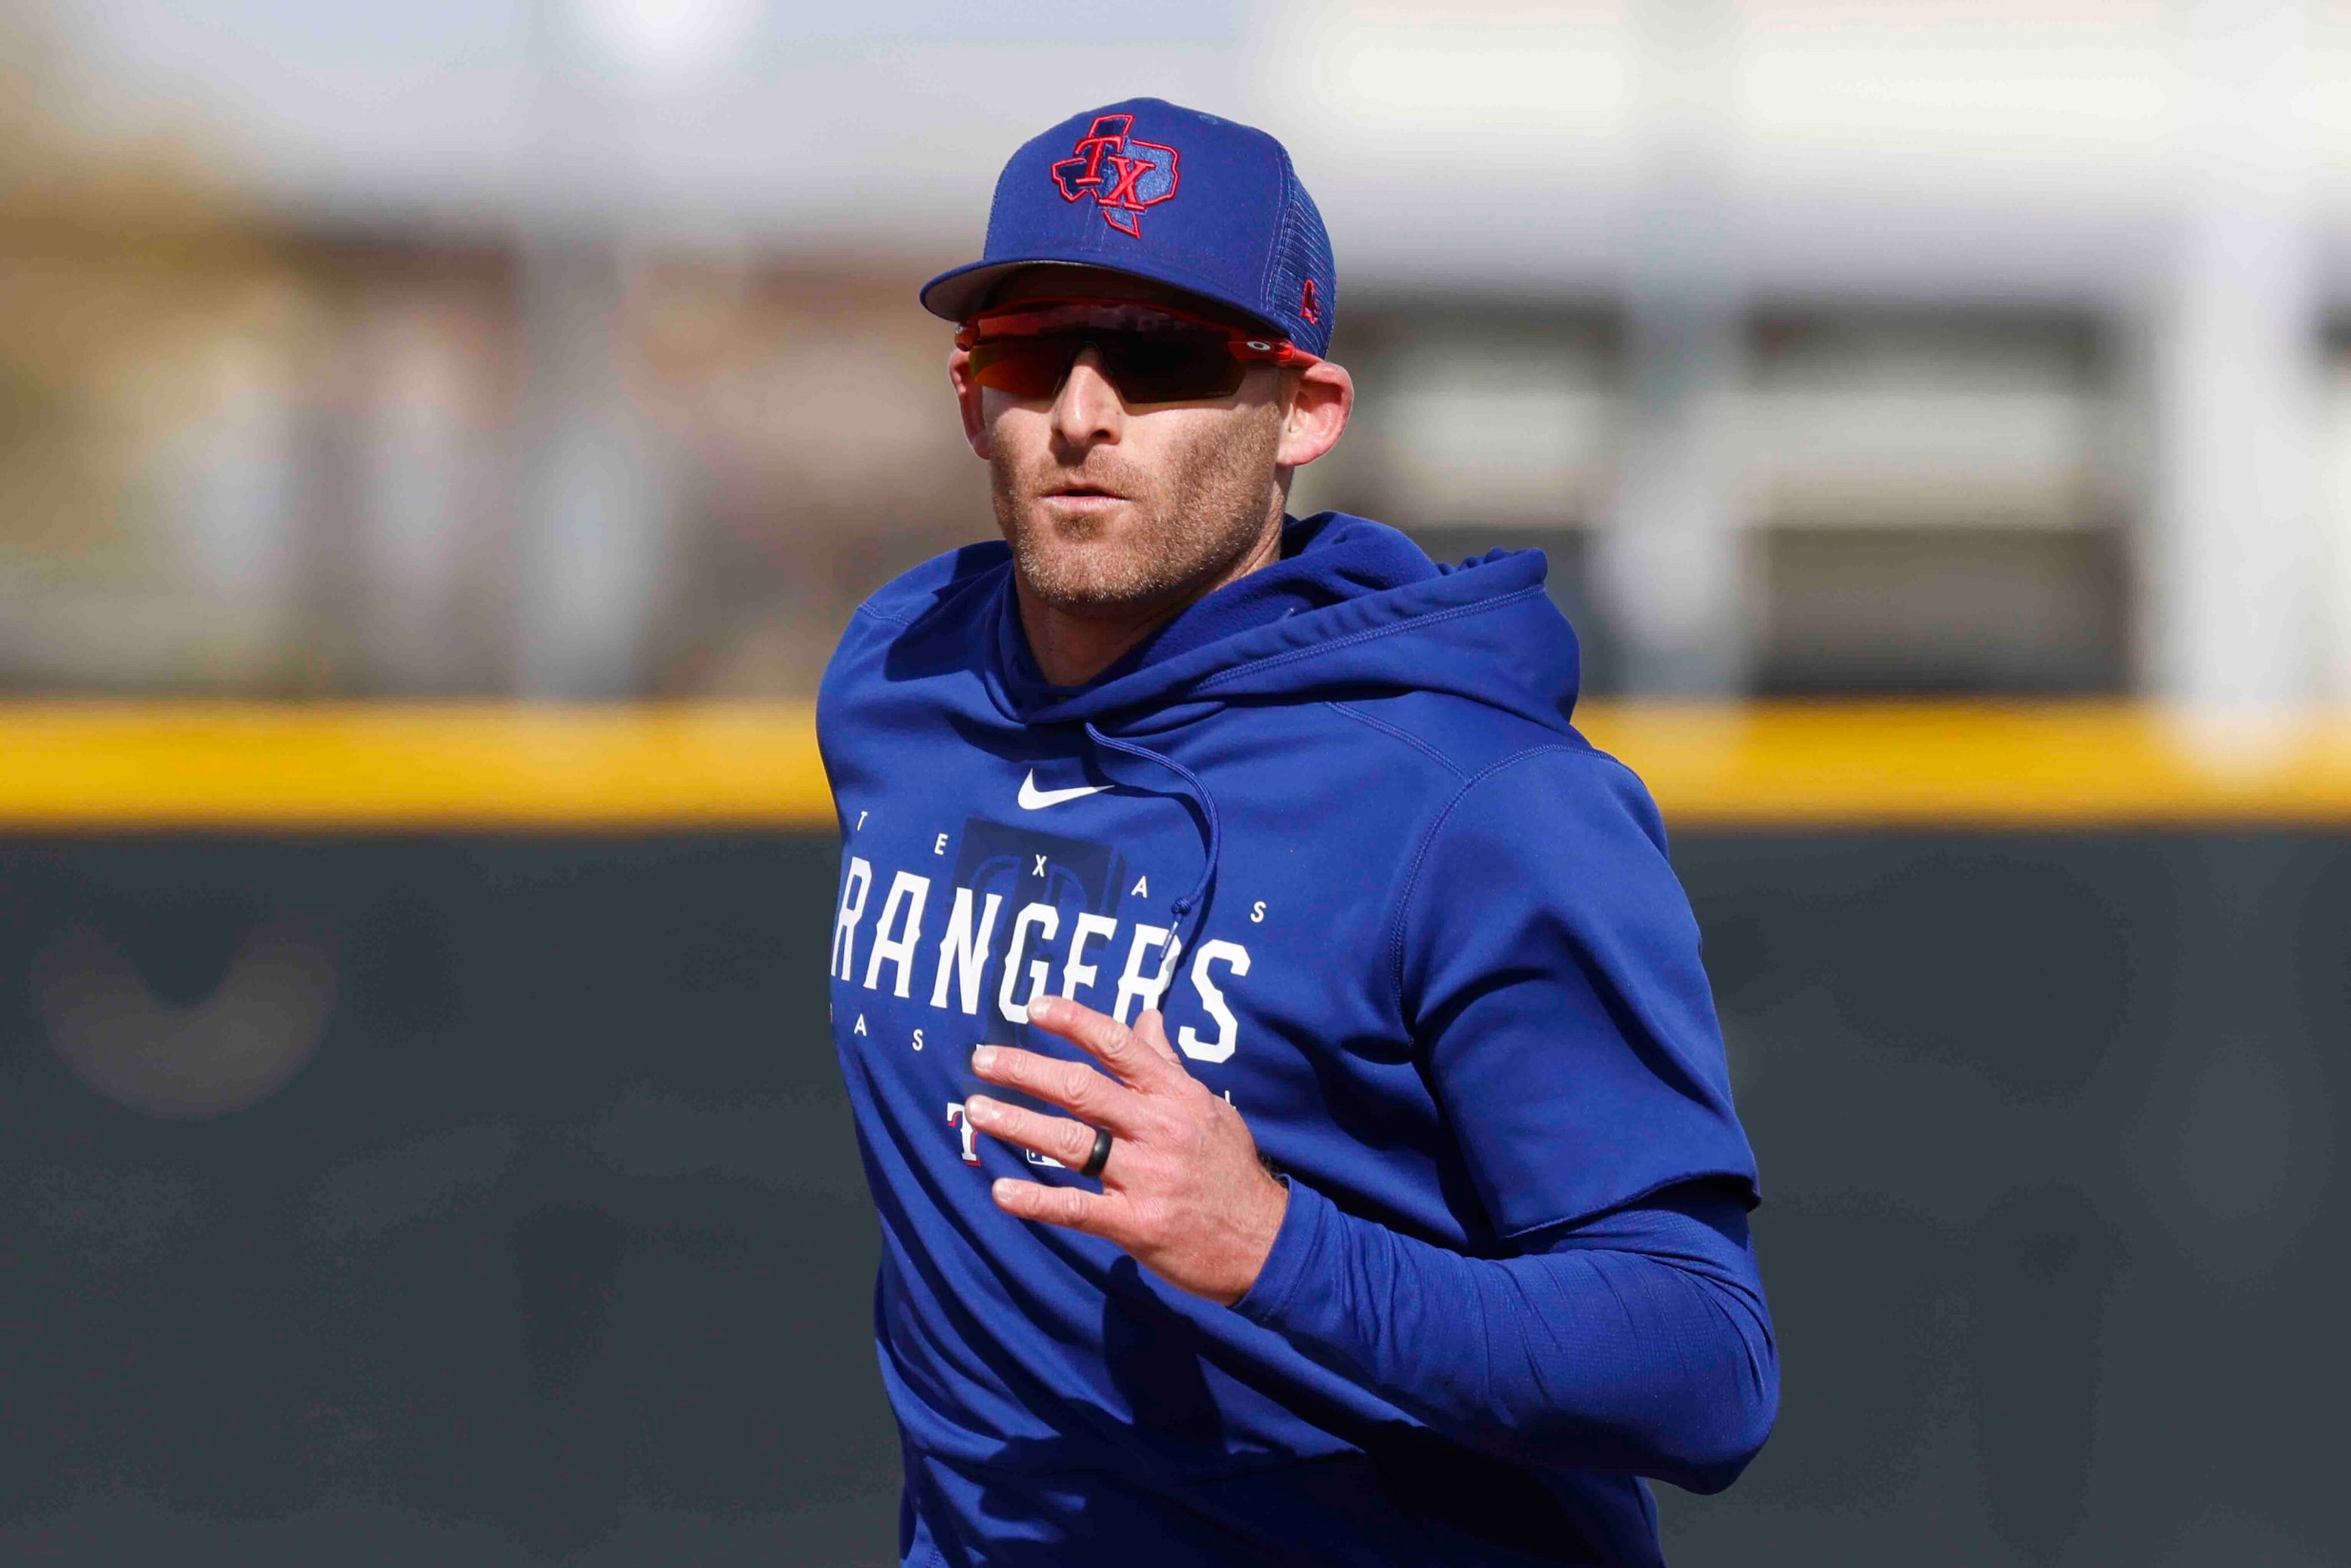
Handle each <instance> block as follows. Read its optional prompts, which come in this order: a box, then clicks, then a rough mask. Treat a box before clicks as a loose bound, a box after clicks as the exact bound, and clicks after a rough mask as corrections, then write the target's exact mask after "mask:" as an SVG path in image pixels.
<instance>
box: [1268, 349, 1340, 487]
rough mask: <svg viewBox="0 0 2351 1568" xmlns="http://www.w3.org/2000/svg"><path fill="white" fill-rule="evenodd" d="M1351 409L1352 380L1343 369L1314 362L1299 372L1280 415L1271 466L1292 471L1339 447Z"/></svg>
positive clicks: (1324, 361) (1330, 363) (1327, 363)
mask: <svg viewBox="0 0 2351 1568" xmlns="http://www.w3.org/2000/svg"><path fill="white" fill-rule="evenodd" d="M1354 406H1355V378H1354V377H1353V376H1351V375H1349V374H1348V373H1347V370H1346V367H1345V366H1343V365H1334V364H1332V362H1331V361H1328V360H1318V361H1315V362H1314V363H1312V364H1311V365H1309V366H1307V367H1306V368H1305V369H1304V370H1302V371H1299V372H1298V384H1297V385H1296V386H1294V387H1292V388H1291V389H1290V408H1289V412H1288V413H1285V414H1284V415H1283V416H1282V421H1281V442H1280V445H1278V446H1277V447H1275V449H1274V455H1273V460H1274V463H1275V464H1276V465H1278V466H1280V467H1283V468H1295V467H1297V466H1299V465H1301V464H1306V463H1311V462H1313V461H1314V460H1315V459H1316V458H1317V457H1320V456H1322V455H1323V454H1324V453H1325V452H1328V451H1330V450H1331V448H1332V447H1333V446H1336V445H1337V444H1339V437H1340V435H1341V434H1343V432H1344V431H1345V430H1346V428H1347V415H1348V414H1349V413H1352V412H1353V410H1354Z"/></svg>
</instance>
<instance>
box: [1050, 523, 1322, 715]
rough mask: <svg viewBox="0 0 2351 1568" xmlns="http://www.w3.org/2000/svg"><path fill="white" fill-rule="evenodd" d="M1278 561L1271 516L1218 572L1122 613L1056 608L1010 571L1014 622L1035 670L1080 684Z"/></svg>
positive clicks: (1277, 531)
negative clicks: (1213, 597) (1195, 608)
mask: <svg viewBox="0 0 2351 1568" xmlns="http://www.w3.org/2000/svg"><path fill="white" fill-rule="evenodd" d="M1279 559H1281V524H1280V516H1279V515H1278V514H1277V516H1276V517H1275V520H1274V523H1273V525H1272V527H1270V528H1268V529H1267V530H1266V531H1265V532H1264V533H1263V534H1261V535H1260V536H1259V538H1258V540H1257V542H1256V543H1255V544H1253V545H1251V546H1250V547H1249V549H1247V550H1245V551H1243V552H1242V553H1241V554H1240V555H1239V556H1238V558H1237V559H1234V560H1233V561H1232V563H1231V564H1230V565H1228V566H1227V567H1226V568H1225V569H1224V570H1222V571H1220V572H1218V573H1217V574H1216V575H1215V576H1213V577H1210V578H1207V579H1206V580H1203V581H1202V582H1200V583H1199V584H1198V585H1196V587H1193V588H1191V589H1188V590H1186V591H1185V592H1184V593H1183V594H1182V595H1180V596H1179V597H1177V598H1175V599H1174V600H1171V601H1164V602H1161V603H1156V604H1151V605H1144V606H1138V607H1136V608H1135V609H1134V611H1132V612H1127V613H1120V612H1109V613H1105V614H1079V613H1076V612H1071V611H1066V610H1061V609H1057V608H1055V607H1054V606H1052V605H1050V604H1048V603H1047V602H1045V601H1043V600H1042V599H1040V598H1039V597H1038V596H1037V594H1036V592H1035V591H1034V590H1032V589H1031V588H1030V587H1029V580H1028V579H1026V578H1024V577H1021V576H1020V575H1019V573H1017V572H1016V573H1014V575H1013V581H1014V584H1015V591H1017V592H1018V593H1019V600H1020V625H1021V628H1022V630H1024V631H1025V632H1027V633H1028V635H1029V653H1031V654H1033V655H1034V656H1035V658H1036V660H1037V668H1038V670H1039V672H1040V673H1041V674H1043V675H1044V677H1045V679H1046V680H1047V681H1049V682H1050V683H1051V684H1052V685H1057V686H1081V685H1085V684H1086V683H1087V682H1088V681H1091V680H1092V679H1093V678H1094V677H1095V676H1096V675H1099V674H1102V672H1103V671H1104V670H1107V669H1109V668H1110V667H1111V666H1112V665H1113V664H1116V663H1118V661H1119V660H1120V659H1121V658H1122V657H1123V656H1124V655H1125V654H1126V653H1127V652H1128V651H1129V650H1130V649H1132V648H1134V646H1135V645H1136V644H1137V643H1141V642H1142V641H1143V640H1144V638H1146V637H1148V636H1150V635H1151V634H1152V633H1153V632H1156V631H1158V630H1159V628H1161V627H1162V626H1165V625H1166V624H1167V622H1170V621H1173V620H1174V619H1175V617H1176V616H1178V615H1181V614H1182V613H1183V612H1185V611H1186V610H1188V609H1190V608H1191V607H1192V606H1193V605H1195V604H1197V603H1198V602H1199V601H1201V600H1203V599H1206V598H1207V596H1208V595H1209V594H1211V593H1214V592H1216V591H1217V590H1218V589H1220V588H1222V587H1224V586H1225V585H1226V584H1227V583H1232V582H1238V581H1239V580H1241V579H1242V578H1244V577H1247V576H1248V575H1249V573H1251V572H1253V571H1258V570H1262V569H1264V568H1266V567H1269V566H1271V565H1272V564H1273V563H1274V562H1275V561H1277V560H1279Z"/></svg>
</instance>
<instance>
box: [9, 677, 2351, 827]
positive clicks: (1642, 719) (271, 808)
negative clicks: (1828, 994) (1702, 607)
mask: <svg viewBox="0 0 2351 1568" xmlns="http://www.w3.org/2000/svg"><path fill="white" fill-rule="evenodd" d="M1578 720H1579V722H1580V723H1581V724H1582V725H1583V728H1584V730H1585V732H1586V733H1587V734H1589V735H1590V736H1591V737H1593V741H1594V742H1596V743H1597V744H1598V745H1600V746H1602V747H1605V748H1607V749H1608V750H1611V751H1613V752H1614V753H1616V754H1617V755H1618V756H1620V757H1622V758H1624V759H1625V761H1627V762H1629V763H1631V764H1632V765H1633V767H1634V768H1636V769H1638V770H1639V771H1640V773H1641V774H1642V776H1643V777H1644V778H1646V779H1647V780H1648V782H1649V786H1650V788H1651V789H1653V790H1654V791H1655V792H1656V797H1657V800H1658V802H1659V804H1660V805H1661V806H1662V807H1663V808H1664V810H1665V813H1666V819H1667V823H1668V825H1669V826H1672V827H1676V828H1797V827H1836V826H1855V827H1867V826H1953V827H1980V828H2051V829H2054V828H2066V827H2092V826H2107V827H2127V826H2135V825H2137V826H2165V825H2179V826H2188V825H2194V824H2199V823H2211V824H2229V823H2273V824H2279V825H2293V824H2309V825H2326V824H2333V825H2340V826H2351V715H2342V714H2337V715H2333V716H2315V715H2304V716H2294V717H2284V718H2275V719H2272V720H2268V721H2252V720H2242V719H2240V720H2237V721H2233V722H2214V721H2204V722H2197V721H2193V720H2190V719H2189V718H2187V717H2184V716H2178V715H2174V714H2170V713H2168V712H2166V711H2164V710H2161V709H2158V708H2153V707H2147V706H2130V705H2126V704H2102V703H2050V704H2023V705H2004V704H1995V703H1934V704H1917V703H1892V702H1886V703H1801V704H1799V703H1782V704H1761V705H1754V706H1704V705H1677V704H1628V705H1593V706H1589V707H1587V708H1585V709H1583V710H1581V711H1580V712H1579V714H1578ZM1311 765H1312V764H1311V760H1308V759H1301V766H1311ZM832 825H833V816H832V804H831V797H830V795H829V793H828V791H827V789H826V787H825V780H824V770H823V768H822V765H821V764H820V761H819V759H818V757H817V751H816V738H815V732H814V718H813V712H812V709H811V707H810V705H808V704H806V703H775V704H674V705H672V704H653V705H647V706H613V707H598V706H577V707H573V706H493V705H479V706H475V705H457V706H428V705H415V706H411V705H394V704H382V705H366V704H348V705H347V704H320V705H286V706H267V705H243V704H226V703H182V704H141V703H121V704H113V703H71V704H47V703H35V704H19V705H0V830H6V831H139V830H181V829H184V830H202V829H213V830H230V831H265V832H266V831H442V830H448V831H467V830H474V831H570V830H583V831H657V830H665V829H693V828H770V829H772V828H813V829H828V830H829V829H830V828H831V826H832Z"/></svg>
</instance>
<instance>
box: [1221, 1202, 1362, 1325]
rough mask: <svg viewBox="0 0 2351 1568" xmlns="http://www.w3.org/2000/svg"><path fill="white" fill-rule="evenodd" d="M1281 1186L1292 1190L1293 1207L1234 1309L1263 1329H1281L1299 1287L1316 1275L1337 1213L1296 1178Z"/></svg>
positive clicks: (1287, 1212) (1290, 1208)
mask: <svg viewBox="0 0 2351 1568" xmlns="http://www.w3.org/2000/svg"><path fill="white" fill-rule="evenodd" d="M1281 1182H1282V1185H1283V1186H1287V1187H1288V1188H1289V1189H1290V1207H1288V1208H1287V1209H1286V1210H1285V1211H1283V1214H1282V1216H1281V1228H1280V1230H1278V1231H1276V1232H1275V1233H1274V1238H1273V1250H1272V1251H1270V1252H1269V1253H1267V1254H1266V1257H1265V1267H1264V1268H1262V1269H1260V1270H1258V1275H1257V1282H1256V1283H1255V1284H1253V1285H1251V1286H1250V1287H1249V1291H1248V1292H1247V1293H1246V1294H1244V1295H1243V1296H1242V1297H1241V1299H1240V1300H1239V1301H1235V1302H1234V1303H1233V1308H1232V1310H1233V1311H1235V1312H1238V1313H1240V1314H1241V1316H1243V1317H1245V1318H1247V1319H1249V1321H1250V1322H1254V1323H1257V1324H1259V1326H1261V1327H1264V1328H1278V1327H1279V1326H1280V1319H1281V1314H1282V1311H1283V1309H1284V1308H1286V1307H1287V1306H1288V1305H1289V1304H1290V1298H1291V1297H1293V1296H1295V1295H1296V1294H1297V1293H1298V1287H1299V1285H1300V1283H1301V1281H1305V1280H1307V1279H1309V1278H1311V1277H1312V1275H1313V1274H1314V1272H1315V1270H1314V1266H1313V1260H1314V1256H1315V1254H1316V1253H1318V1252H1320V1251H1321V1250H1322V1239H1323V1233H1324V1231H1325V1230H1326V1229H1327V1228H1329V1226H1330V1223H1331V1220H1332V1218H1333V1217H1334V1216H1335V1215H1336V1213H1337V1211H1336V1210H1335V1209H1333V1208H1332V1206H1331V1200H1330V1199H1329V1198H1327V1197H1323V1196H1322V1194H1321V1193H1319V1192H1316V1191H1315V1190H1314V1189H1313V1188H1312V1187H1311V1186H1307V1185H1306V1184H1305V1183H1303V1182H1301V1181H1300V1180H1298V1179H1297V1178H1296V1177H1295V1176H1284V1177H1282V1178H1281Z"/></svg>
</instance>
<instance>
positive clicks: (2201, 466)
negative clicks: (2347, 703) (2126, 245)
mask: <svg viewBox="0 0 2351 1568" xmlns="http://www.w3.org/2000/svg"><path fill="white" fill-rule="evenodd" d="M2179 9H2180V14H2181V16H2182V18H2183V27H2182V34H2181V37H2180V40H2179V43H2180V52H2179V58H2180V60H2181V62H2182V65H2183V68H2184V71H2185V80H2184V84H2183V85H2184V89H2185V93H2184V102H2183V103H2182V106H2181V114H2180V131H2179V142H2180V165H2179V174H2180V180H2181V203H2180V207H2179V213H2178V217H2177V221H2178V224H2179V237H2178V249H2177V255H2176V262H2175V267H2176V270H2175V271H2174V273H2173V275H2172V276H2171V277H2168V278H2167V279H2165V280H2164V282H2165V285H2166V287H2164V289H2163V292H2162V294H2161V297H2160V298H2161V304H2160V306H2159V308H2158V313H2157V317H2156V320H2155V325H2154V333H2155V341H2154V345H2153V353H2152V355H2151V356H2150V360H2151V365H2152V370H2153V376H2154V383H2155V384H2154V387H2153V392H2154V402H2155V410H2154V413H2155V430H2154V433H2153V434H2154V442H2153V453H2152V456H2153V470H2154V471H2153V478H2154V481H2155V483H2154V488H2153V494H2152V496H2151V497H2150V501H2151V506H2150V513H2151V515H2150V517H2149V518H2148V521H2149V524H2150V528H2149V532H2148V536H2147V553H2146V558H2145V559H2146V560H2147V568H2148V570H2147V572H2146V573H2145V577H2146V580H2147V591H2148V595H2149V600H2148V603H2147V608H2146V612H2145V613H2144V614H2143V615H2142V616H2141V620H2140V625H2141V632H2142V637H2143V640H2144V645H2145V648H2146V654H2145V658H2146V660H2147V666H2148V674H2150V675H2151V676H2152V681H2151V683H2150V684H2151V685H2153V686H2154V688H2155V689H2156V690H2157V691H2158V692H2159V693H2161V694H2163V695H2168V696H2172V697H2176V698H2179V699H2181V700H2183V701H2185V702H2187V703H2189V704H2190V705H2191V706H2198V707H2207V706H2227V707H2238V706H2246V705H2269V704H2280V703H2292V702H2296V701H2300V700H2303V699H2305V698H2307V697H2308V696H2310V695H2311V694H2312V690H2313V687H2314V681H2315V677H2316V676H2317V674H2318V670H2319V665H2318V640H2317V638H2316V635H2315V632H2316V631H2317V626H2316V619H2317V613H2318V611H2319V590H2320V588H2321V584H2322V578H2321V575H2320V573H2319V571H2318V570H2316V569H2317V568H2318V566H2319V564H2320V562H2321V559H2323V557H2322V552H2321V550H2320V549H2319V533H2318V522H2319V501H2320V494H2321V492H2320V470H2319V464H2318V450H2317V442H2318V439H2319V435H2320V433H2321V429H2322V420H2321V405H2320V396H2321V389H2322V385H2323V382H2322V380H2321V376H2320V365H2319V355H2320V347H2321V344H2320V308H2319V293H2318V286H2317V264H2318V257H2317V252H2316V241H2315V235H2314V231H2313V224H2312V218H2313V212H2312V200H2313V194H2314V193H2313V188H2312V187H2313V179H2314V174H2315V169H2314V148H2313V145H2312V128H2311V125H2310V121H2309V120H2308V118H2307V110H2306V109H2305V100H2306V97H2307V94H2308V92H2309V89H2310V77H2309V71H2308V66H2307V58H2308V47H2307V41H2306V38H2305V36H2304V29H2305V19H2304V5H2303V4H2302V3H2301V0H2193V3H2192V4H2189V5H2183V6H2182V7H2180V8H2179Z"/></svg>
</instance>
